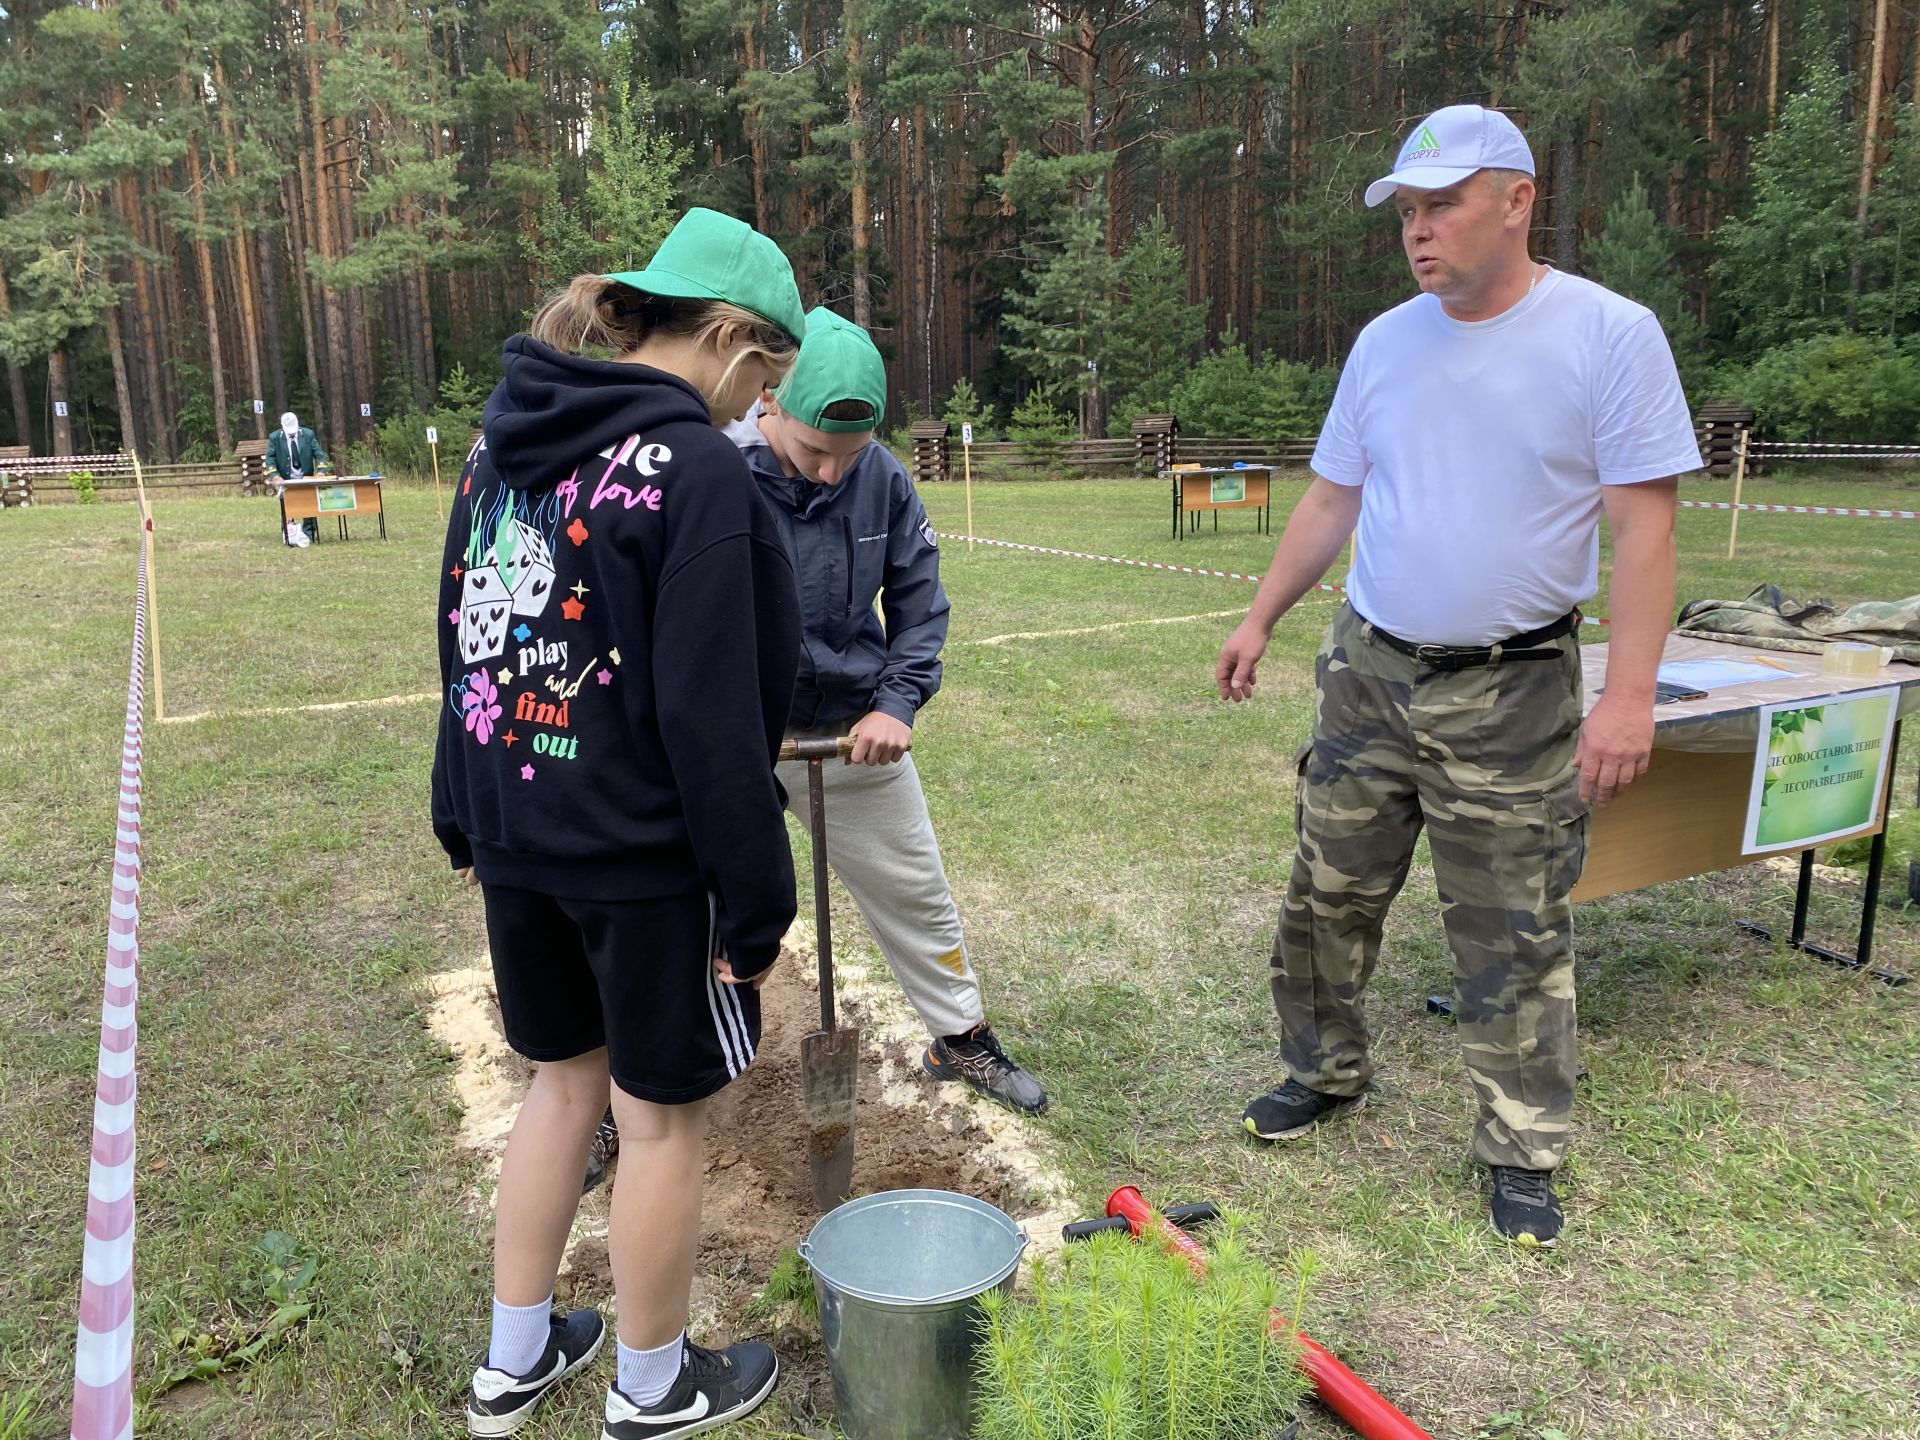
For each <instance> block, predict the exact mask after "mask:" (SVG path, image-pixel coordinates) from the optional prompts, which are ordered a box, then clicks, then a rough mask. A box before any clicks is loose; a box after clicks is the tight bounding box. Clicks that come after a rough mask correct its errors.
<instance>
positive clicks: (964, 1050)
mask: <svg viewBox="0 0 1920 1440" xmlns="http://www.w3.org/2000/svg"><path fill="white" fill-rule="evenodd" d="M920 1063H921V1065H922V1066H924V1067H925V1069H926V1072H927V1073H928V1074H929V1075H931V1076H933V1078H934V1079H936V1080H958V1081H960V1082H961V1084H963V1085H966V1086H968V1087H970V1088H971V1089H973V1090H975V1091H978V1092H979V1093H980V1094H982V1095H984V1096H986V1097H987V1098H988V1099H989V1100H993V1101H996V1102H997V1103H999V1104H1001V1105H1005V1106H1006V1107H1007V1108H1008V1109H1009V1110H1019V1111H1022V1112H1024V1113H1025V1114H1028V1115H1044V1114H1045V1113H1046V1110H1047V1092H1046V1091H1045V1090H1043V1089H1041V1088H1040V1082H1039V1081H1038V1080H1036V1079H1034V1078H1033V1076H1031V1075H1029V1074H1028V1073H1027V1072H1026V1071H1025V1070H1023V1069H1021V1068H1020V1066H1019V1065H1018V1064H1017V1063H1016V1062H1014V1061H1013V1060H1011V1059H1009V1058H1008V1056H1007V1052H1006V1051H1004V1050H1002V1049H1001V1048H1000V1042H999V1040H998V1039H996V1038H995V1036H994V1033H993V1030H992V1027H990V1026H989V1025H988V1024H987V1022H986V1021H984V1020H982V1021H981V1022H980V1023H979V1024H978V1025H976V1026H974V1027H973V1029H971V1030H969V1031H968V1032H967V1033H966V1034H964V1035H955V1036H951V1037H949V1038H947V1039H944V1040H942V1039H935V1040H934V1042H933V1043H932V1044H931V1045H929V1046H927V1050H926V1053H925V1054H924V1055H922V1056H921V1057H920Z"/></svg>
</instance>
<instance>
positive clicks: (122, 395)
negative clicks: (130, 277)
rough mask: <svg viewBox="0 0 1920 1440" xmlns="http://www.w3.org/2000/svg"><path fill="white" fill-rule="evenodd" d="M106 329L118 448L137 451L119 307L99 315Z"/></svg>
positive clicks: (111, 308) (131, 396)
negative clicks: (118, 433) (117, 421)
mask: <svg viewBox="0 0 1920 1440" xmlns="http://www.w3.org/2000/svg"><path fill="white" fill-rule="evenodd" d="M101 319H102V320H103V321H104V322H105V324H106V330H107V355H108V357H109V359H110V360H111V361H112V363H113V398H114V401H115V403H116V404H118V406H119V407H120V448H121V449H122V450H126V451H130V452H134V453H138V451H139V449H140V435H139V431H138V427H137V426H136V425H135V423H134V418H133V387H132V386H131V385H130V384H129V383H128V381H127V352H126V349H125V347H124V346H123V345H122V344H121V336H120V307H119V306H118V305H112V306H109V307H108V308H107V311H106V313H105V314H104V315H103V316H102V317H101Z"/></svg>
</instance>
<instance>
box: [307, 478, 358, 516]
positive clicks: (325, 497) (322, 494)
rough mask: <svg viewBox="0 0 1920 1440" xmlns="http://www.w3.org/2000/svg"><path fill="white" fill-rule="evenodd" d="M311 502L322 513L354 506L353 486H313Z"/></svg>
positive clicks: (349, 508) (348, 508)
mask: <svg viewBox="0 0 1920 1440" xmlns="http://www.w3.org/2000/svg"><path fill="white" fill-rule="evenodd" d="M313 503H314V505H315V507H316V508H317V509H318V510H319V511H320V513H321V514H322V515H326V514H329V513H331V512H333V511H335V510H351V509H353V508H354V498H353V486H351V485H320V486H316V487H315V488H314V492H313Z"/></svg>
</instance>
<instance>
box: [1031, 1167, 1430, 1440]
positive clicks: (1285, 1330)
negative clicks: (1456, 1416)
mask: <svg viewBox="0 0 1920 1440" xmlns="http://www.w3.org/2000/svg"><path fill="white" fill-rule="evenodd" d="M1214 1213H1216V1212H1214V1210H1213V1207H1212V1206H1211V1205H1206V1204H1201V1205H1189V1206H1176V1207H1175V1208H1174V1209H1173V1210H1172V1211H1171V1212H1169V1214H1168V1215H1162V1216H1157V1215H1155V1214H1154V1213H1153V1207H1151V1206H1150V1205H1148V1204H1147V1202H1146V1197H1144V1196H1143V1195H1141V1193H1140V1192H1139V1190H1138V1189H1136V1188H1135V1187H1134V1186H1132V1185H1122V1186H1121V1187H1120V1188H1119V1189H1118V1190H1116V1191H1114V1192H1113V1194H1111V1195H1109V1196H1108V1197H1107V1215H1108V1217H1109V1218H1110V1219H1114V1220H1124V1221H1125V1222H1126V1225H1127V1229H1128V1230H1129V1231H1130V1232H1131V1233H1132V1234H1133V1235H1134V1237H1135V1238H1136V1239H1137V1238H1139V1236H1141V1235H1142V1234H1144V1233H1145V1232H1146V1231H1148V1230H1149V1229H1154V1228H1155V1227H1156V1226H1157V1233H1158V1234H1159V1236H1160V1238H1161V1240H1162V1241H1163V1242H1164V1243H1165V1244H1166V1247H1167V1248H1168V1249H1169V1250H1172V1251H1174V1252H1175V1253H1177V1254H1180V1255H1184V1256H1186V1257H1187V1263H1188V1264H1189V1265H1191V1266H1192V1267H1193V1272H1194V1274H1196V1275H1204V1274H1206V1273H1207V1252H1206V1251H1204V1250H1202V1249H1201V1248H1200V1247H1199V1246H1198V1245H1196V1244H1195V1243H1194V1240H1193V1237H1192V1236H1191V1235H1189V1234H1187V1232H1186V1231H1184V1230H1182V1229H1181V1228H1180V1226H1179V1225H1178V1224H1176V1223H1175V1221H1174V1219H1173V1218H1172V1217H1174V1216H1179V1217H1181V1218H1185V1219H1188V1220H1189V1221H1200V1220H1209V1219H1212V1218H1213V1215H1214ZM1089 1223H1090V1224H1097V1223H1098V1222H1089ZM1079 1228H1080V1227H1076V1226H1069V1227H1068V1230H1069V1232H1070V1233H1069V1235H1068V1238H1069V1239H1073V1238H1076V1236H1075V1235H1074V1234H1073V1233H1071V1232H1073V1231H1075V1230H1078V1229H1079ZM1267 1326H1268V1328H1269V1329H1270V1330H1271V1331H1272V1332H1273V1333H1274V1334H1275V1335H1279V1336H1291V1337H1292V1338H1294V1339H1296V1340H1298V1341H1299V1342H1300V1366H1301V1368H1302V1369H1304V1370H1305V1371H1306V1372H1307V1375H1308V1377H1309V1378H1310V1379H1311V1380H1312V1381H1313V1388H1314V1392H1315V1393H1316V1394H1317V1395H1318V1396H1319V1397H1320V1403H1321V1404H1322V1405H1325V1406H1326V1407H1327V1409H1329V1410H1331V1411H1332V1412H1333V1413H1334V1414H1336V1415H1338V1416H1339V1417H1340V1418H1341V1419H1342V1420H1344V1421H1346V1422H1347V1424H1348V1425H1350V1426H1352V1427H1353V1429H1354V1430H1355V1431H1356V1432H1357V1433H1359V1434H1360V1435H1362V1436H1364V1437H1365V1440H1433V1437H1432V1436H1431V1435H1429V1434H1428V1433H1427V1432H1426V1431H1424V1430H1422V1429H1421V1428H1420V1427H1419V1426H1418V1425H1416V1424H1414V1423H1413V1421H1411V1420H1409V1419H1408V1418H1407V1417H1406V1416H1404V1415H1402V1414H1401V1413H1400V1412H1399V1411H1398V1410H1396V1409H1394V1407H1393V1406H1392V1405H1390V1404H1388V1403H1387V1402H1386V1401H1385V1400H1384V1399H1382V1398H1381V1397H1380V1395H1379V1393H1378V1392H1377V1391H1376V1390H1374V1388H1373V1387H1372V1386H1371V1385H1369V1384H1367V1382H1366V1381H1364V1380H1362V1379H1361V1378H1360V1377H1359V1376H1358V1375H1356V1374H1354V1373H1353V1371H1351V1370H1349V1369H1348V1368H1347V1367H1346V1366H1345V1365H1343V1364H1342V1363H1341V1362H1340V1359H1339V1357H1338V1356H1336V1355H1335V1354H1334V1353H1333V1352H1332V1351H1330V1350H1328V1349H1327V1348H1326V1347H1325V1346H1322V1345H1319V1344H1317V1343H1315V1342H1314V1341H1313V1340H1311V1339H1309V1338H1308V1336H1307V1334H1306V1332H1305V1331H1304V1330H1296V1329H1294V1328H1293V1321H1292V1320H1291V1319H1290V1318H1289V1317H1288V1316H1287V1315H1286V1314H1285V1313H1284V1312H1283V1311H1281V1310H1278V1309H1275V1310H1273V1311H1271V1312H1270V1313H1269V1315H1268V1319H1267Z"/></svg>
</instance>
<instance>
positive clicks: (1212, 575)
mask: <svg viewBox="0 0 1920 1440" xmlns="http://www.w3.org/2000/svg"><path fill="white" fill-rule="evenodd" d="M935 533H936V534H937V535H939V537H940V538H941V539H942V540H960V541H964V540H966V538H967V537H966V536H965V535H949V534H947V532H946V531H944V530H940V531H936V532H935ZM973 543H974V544H976V545H992V546H994V547H995V548H996V549H1000V550H1024V551H1026V552H1027V553H1028V554H1030V555H1059V556H1063V557H1065V558H1066V559H1068V560H1098V561H1100V562H1102V563H1103V564H1106V565H1131V566H1133V567H1134V568H1135V569H1136V570H1167V571H1171V572H1172V573H1173V574H1176V575H1204V576H1206V577H1207V578H1209V579H1213V580H1245V581H1248V582H1250V583H1251V584H1254V585H1258V584H1259V583H1260V577H1259V576H1258V575H1242V574H1241V573H1240V572H1239V571H1237V570H1208V569H1207V568H1205V567H1204V566H1200V565H1163V564H1162V563H1161V562H1160V561H1158V560H1128V559H1126V558H1124V557H1123V556H1119V555H1093V554H1089V553H1088V552H1087V551H1085V550H1055V549H1053V548H1052V547H1051V546H1047V545H1019V544H1016V543H1015V542H1013V541H1012V540H989V539H987V538H986V537H985V536H983V535H975V536H974V537H973ZM1320 588H1321V589H1322V590H1331V591H1333V592H1334V593H1335V594H1344V593H1345V587H1344V586H1341V585H1322V586H1321V587H1320Z"/></svg>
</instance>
